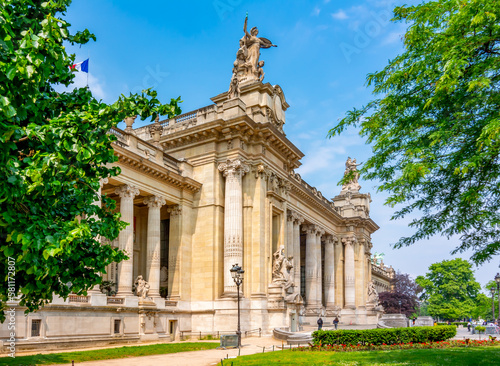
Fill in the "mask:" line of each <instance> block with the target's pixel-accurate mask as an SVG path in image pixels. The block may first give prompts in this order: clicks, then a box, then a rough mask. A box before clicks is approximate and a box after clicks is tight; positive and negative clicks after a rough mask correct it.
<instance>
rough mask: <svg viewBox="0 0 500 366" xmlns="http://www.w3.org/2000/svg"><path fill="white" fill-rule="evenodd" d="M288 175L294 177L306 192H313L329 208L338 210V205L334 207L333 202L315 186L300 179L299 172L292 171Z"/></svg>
mask: <svg viewBox="0 0 500 366" xmlns="http://www.w3.org/2000/svg"><path fill="white" fill-rule="evenodd" d="M290 176H291V177H292V178H293V179H295V180H296V181H297V182H298V183H299V184H300V185H301V186H302V187H304V188H305V189H306V190H307V191H308V192H310V193H311V194H313V195H314V196H315V197H316V198H317V199H319V200H320V201H321V202H323V203H324V204H325V205H328V206H330V208H331V209H332V210H334V211H338V207H335V204H334V203H333V202H332V201H330V200H329V199H327V198H325V196H323V194H322V193H321V191H319V190H318V189H317V188H316V187H313V186H311V185H310V184H309V183H307V182H306V181H305V180H303V179H302V177H301V176H300V174H299V173H295V172H292V173H290Z"/></svg>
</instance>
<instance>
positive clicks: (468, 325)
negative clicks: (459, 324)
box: [467, 322, 472, 332]
mask: <svg viewBox="0 0 500 366" xmlns="http://www.w3.org/2000/svg"><path fill="white" fill-rule="evenodd" d="M471 325H472V324H471V322H468V323H467V330H468V331H469V332H470V326H471Z"/></svg>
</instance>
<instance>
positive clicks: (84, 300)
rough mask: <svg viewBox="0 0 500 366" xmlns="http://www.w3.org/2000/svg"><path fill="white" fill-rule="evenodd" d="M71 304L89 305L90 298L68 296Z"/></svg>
mask: <svg viewBox="0 0 500 366" xmlns="http://www.w3.org/2000/svg"><path fill="white" fill-rule="evenodd" d="M68 300H69V302H73V303H75V302H76V303H88V302H89V296H80V295H69V296H68Z"/></svg>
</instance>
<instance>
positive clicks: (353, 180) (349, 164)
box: [342, 157, 361, 192]
mask: <svg viewBox="0 0 500 366" xmlns="http://www.w3.org/2000/svg"><path fill="white" fill-rule="evenodd" d="M359 165H361V163H360V164H356V159H351V157H348V158H347V161H346V162H345V171H344V178H345V177H347V176H350V178H349V181H348V182H346V183H344V184H343V185H342V191H352V192H359V190H360V189H361V186H360V185H359V183H358V179H359V172H358V166H359Z"/></svg>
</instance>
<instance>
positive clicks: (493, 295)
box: [490, 287, 497, 322]
mask: <svg viewBox="0 0 500 366" xmlns="http://www.w3.org/2000/svg"><path fill="white" fill-rule="evenodd" d="M490 291H491V313H492V314H493V317H492V319H493V322H495V292H496V291H497V290H496V289H495V288H494V287H492V288H490Z"/></svg>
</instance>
